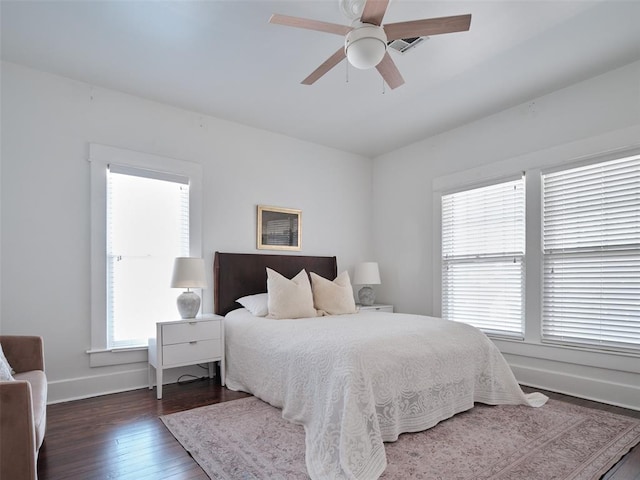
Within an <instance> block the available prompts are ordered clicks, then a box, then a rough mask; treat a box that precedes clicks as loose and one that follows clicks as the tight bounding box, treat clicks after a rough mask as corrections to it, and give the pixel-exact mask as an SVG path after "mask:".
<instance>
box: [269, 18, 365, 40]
mask: <svg viewBox="0 0 640 480" xmlns="http://www.w3.org/2000/svg"><path fill="white" fill-rule="evenodd" d="M269 23H276V24H278V25H286V26H287V27H298V28H306V29H307V30H317V31H318V32H326V33H335V34H336V35H346V34H347V33H349V32H350V31H351V30H353V28H352V27H348V26H347V25H338V24H337V23H328V22H321V21H319V20H310V19H307V18H300V17H290V16H288V15H279V14H277V13H274V14H273V15H271V18H270V19H269Z"/></svg>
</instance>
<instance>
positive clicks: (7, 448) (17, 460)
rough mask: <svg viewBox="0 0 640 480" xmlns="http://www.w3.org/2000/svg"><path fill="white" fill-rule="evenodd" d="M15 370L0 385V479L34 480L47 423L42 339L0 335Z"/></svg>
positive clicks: (45, 378)
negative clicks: (9, 378) (10, 377)
mask: <svg viewBox="0 0 640 480" xmlns="http://www.w3.org/2000/svg"><path fill="white" fill-rule="evenodd" d="M0 345H2V349H3V351H4V354H5V356H6V358H7V360H8V362H9V364H10V365H11V367H12V368H13V369H14V370H15V374H14V375H13V377H14V378H15V380H14V381H5V382H0V478H1V479H7V480H9V479H11V480H22V479H25V480H26V479H29V480H31V479H35V478H37V473H38V470H37V461H38V451H39V449H40V446H41V445H42V441H43V439H44V432H45V428H46V420H47V377H46V376H45V373H44V345H43V341H42V337H34V336H13V335H0Z"/></svg>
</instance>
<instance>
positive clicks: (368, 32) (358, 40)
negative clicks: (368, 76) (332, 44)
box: [344, 25, 387, 70]
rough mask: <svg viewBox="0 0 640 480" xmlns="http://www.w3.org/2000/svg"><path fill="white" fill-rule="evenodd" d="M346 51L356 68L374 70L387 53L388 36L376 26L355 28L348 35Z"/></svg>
mask: <svg viewBox="0 0 640 480" xmlns="http://www.w3.org/2000/svg"><path fill="white" fill-rule="evenodd" d="M344 51H345V54H346V55H347V59H348V60H349V63H350V64H351V65H353V66H354V67H356V68H359V69H361V70H366V69H369V68H373V67H375V66H376V65H378V64H379V63H380V62H381V61H382V59H383V58H384V54H385V53H386V52H387V35H386V34H385V33H384V30H383V29H382V28H380V27H378V26H376V25H363V26H361V27H358V28H354V29H353V30H351V31H350V32H349V33H348V34H347V37H346V39H345V43H344Z"/></svg>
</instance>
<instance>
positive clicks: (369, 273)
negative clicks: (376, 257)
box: [353, 262, 380, 305]
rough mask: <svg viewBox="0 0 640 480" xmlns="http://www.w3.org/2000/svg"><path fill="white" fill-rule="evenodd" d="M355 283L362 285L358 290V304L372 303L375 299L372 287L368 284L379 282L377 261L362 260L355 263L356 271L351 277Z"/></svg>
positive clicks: (377, 283)
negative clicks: (362, 261)
mask: <svg viewBox="0 0 640 480" xmlns="http://www.w3.org/2000/svg"><path fill="white" fill-rule="evenodd" d="M353 283H354V284H355V285H364V287H362V288H361V289H360V291H359V292H358V301H359V303H360V305H373V302H374V301H375V299H376V296H375V293H374V292H373V288H371V287H370V285H379V284H380V271H379V270H378V263H377V262H364V263H360V264H359V265H356V272H355V275H354V277H353Z"/></svg>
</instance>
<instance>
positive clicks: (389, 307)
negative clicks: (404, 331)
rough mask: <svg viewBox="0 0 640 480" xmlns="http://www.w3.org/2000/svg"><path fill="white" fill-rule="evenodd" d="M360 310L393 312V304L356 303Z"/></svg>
mask: <svg viewBox="0 0 640 480" xmlns="http://www.w3.org/2000/svg"><path fill="white" fill-rule="evenodd" d="M356 306H357V307H358V310H360V311H369V312H388V313H393V305H382V304H375V303H374V304H373V305H360V304H358V305H356Z"/></svg>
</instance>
